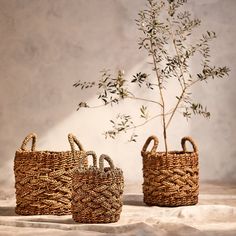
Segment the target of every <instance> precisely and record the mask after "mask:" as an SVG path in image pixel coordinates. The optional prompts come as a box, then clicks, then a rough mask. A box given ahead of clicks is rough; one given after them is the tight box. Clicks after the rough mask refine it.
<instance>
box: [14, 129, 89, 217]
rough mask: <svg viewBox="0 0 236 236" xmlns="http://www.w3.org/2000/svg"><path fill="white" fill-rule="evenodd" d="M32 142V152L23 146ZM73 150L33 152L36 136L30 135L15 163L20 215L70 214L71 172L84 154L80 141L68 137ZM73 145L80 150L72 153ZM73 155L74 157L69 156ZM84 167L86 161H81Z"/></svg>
mask: <svg viewBox="0 0 236 236" xmlns="http://www.w3.org/2000/svg"><path fill="white" fill-rule="evenodd" d="M30 139H32V147H31V150H27V149H26V144H27V143H28V142H29V141H30ZM68 139H69V142H70V145H71V150H72V151H63V152H54V151H53V152H51V151H35V144H36V134H34V133H32V134H29V135H28V136H27V137H26V138H25V140H24V141H23V143H22V146H21V148H20V149H19V150H18V151H16V154H15V161H14V172H15V188H16V208H15V212H16V213H17V214H19V215H42V214H46V215H65V214H70V213H71V196H72V191H71V190H72V186H71V183H72V178H71V177H72V172H73V171H74V168H75V166H78V164H79V161H80V157H81V155H82V154H84V153H85V152H84V150H83V147H82V146H81V144H80V142H79V141H78V140H77V139H76V137H75V136H73V135H72V134H69V135H68ZM74 143H76V144H77V146H78V147H79V149H80V150H79V151H76V150H75V147H74ZM72 154H73V155H72ZM83 160H84V161H83V164H84V165H85V166H86V165H87V161H86V159H85V158H84V159H83Z"/></svg>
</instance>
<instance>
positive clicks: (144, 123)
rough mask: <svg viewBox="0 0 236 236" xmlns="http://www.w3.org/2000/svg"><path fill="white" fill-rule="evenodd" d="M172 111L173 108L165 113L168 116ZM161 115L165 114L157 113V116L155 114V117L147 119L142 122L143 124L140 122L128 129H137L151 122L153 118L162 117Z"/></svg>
mask: <svg viewBox="0 0 236 236" xmlns="http://www.w3.org/2000/svg"><path fill="white" fill-rule="evenodd" d="M171 113H172V110H170V111H169V112H167V113H166V114H165V116H168V115H170V114H171ZM160 116H163V115H162V114H158V115H155V116H153V117H151V118H149V119H147V120H146V121H144V122H143V123H141V124H139V125H134V126H133V127H129V128H127V129H126V130H131V129H136V128H139V127H141V126H144V125H146V124H147V123H148V122H150V121H151V120H154V119H156V118H158V117H160Z"/></svg>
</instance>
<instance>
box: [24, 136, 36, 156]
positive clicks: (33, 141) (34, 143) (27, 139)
mask: <svg viewBox="0 0 236 236" xmlns="http://www.w3.org/2000/svg"><path fill="white" fill-rule="evenodd" d="M30 139H32V145H31V151H32V152H33V151H35V145H36V140H37V135H36V134H35V133H30V134H29V135H27V136H26V137H25V139H24V141H23V142H22V145H21V148H20V150H22V151H27V149H26V145H27V143H28V142H29V141H30Z"/></svg>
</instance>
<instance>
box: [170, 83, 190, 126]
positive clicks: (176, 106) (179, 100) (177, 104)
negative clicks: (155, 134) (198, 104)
mask: <svg viewBox="0 0 236 236" xmlns="http://www.w3.org/2000/svg"><path fill="white" fill-rule="evenodd" d="M186 89H187V88H186V87H185V89H184V90H183V91H182V93H181V95H180V97H179V99H178V102H177V103H176V105H175V107H174V110H173V112H172V114H171V116H170V119H169V120H168V122H167V125H166V128H168V126H169V125H170V122H171V120H172V119H173V117H174V115H175V112H176V110H177V109H178V107H179V104H180V102H181V101H182V98H183V96H184V94H185V92H186Z"/></svg>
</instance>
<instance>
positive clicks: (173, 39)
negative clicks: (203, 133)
mask: <svg viewBox="0 0 236 236" xmlns="http://www.w3.org/2000/svg"><path fill="white" fill-rule="evenodd" d="M167 21H168V22H169V26H170V34H171V37H172V42H173V45H174V49H175V52H176V56H177V57H178V60H179V64H180V67H179V69H180V73H181V76H182V78H183V84H182V83H181V82H180V85H181V88H183V87H184V88H185V87H186V82H185V78H184V72H183V67H182V64H181V63H180V55H179V51H178V48H177V45H176V39H175V36H174V33H173V27H172V24H171V22H170V20H169V18H168V19H167ZM179 81H181V80H180V78H179Z"/></svg>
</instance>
